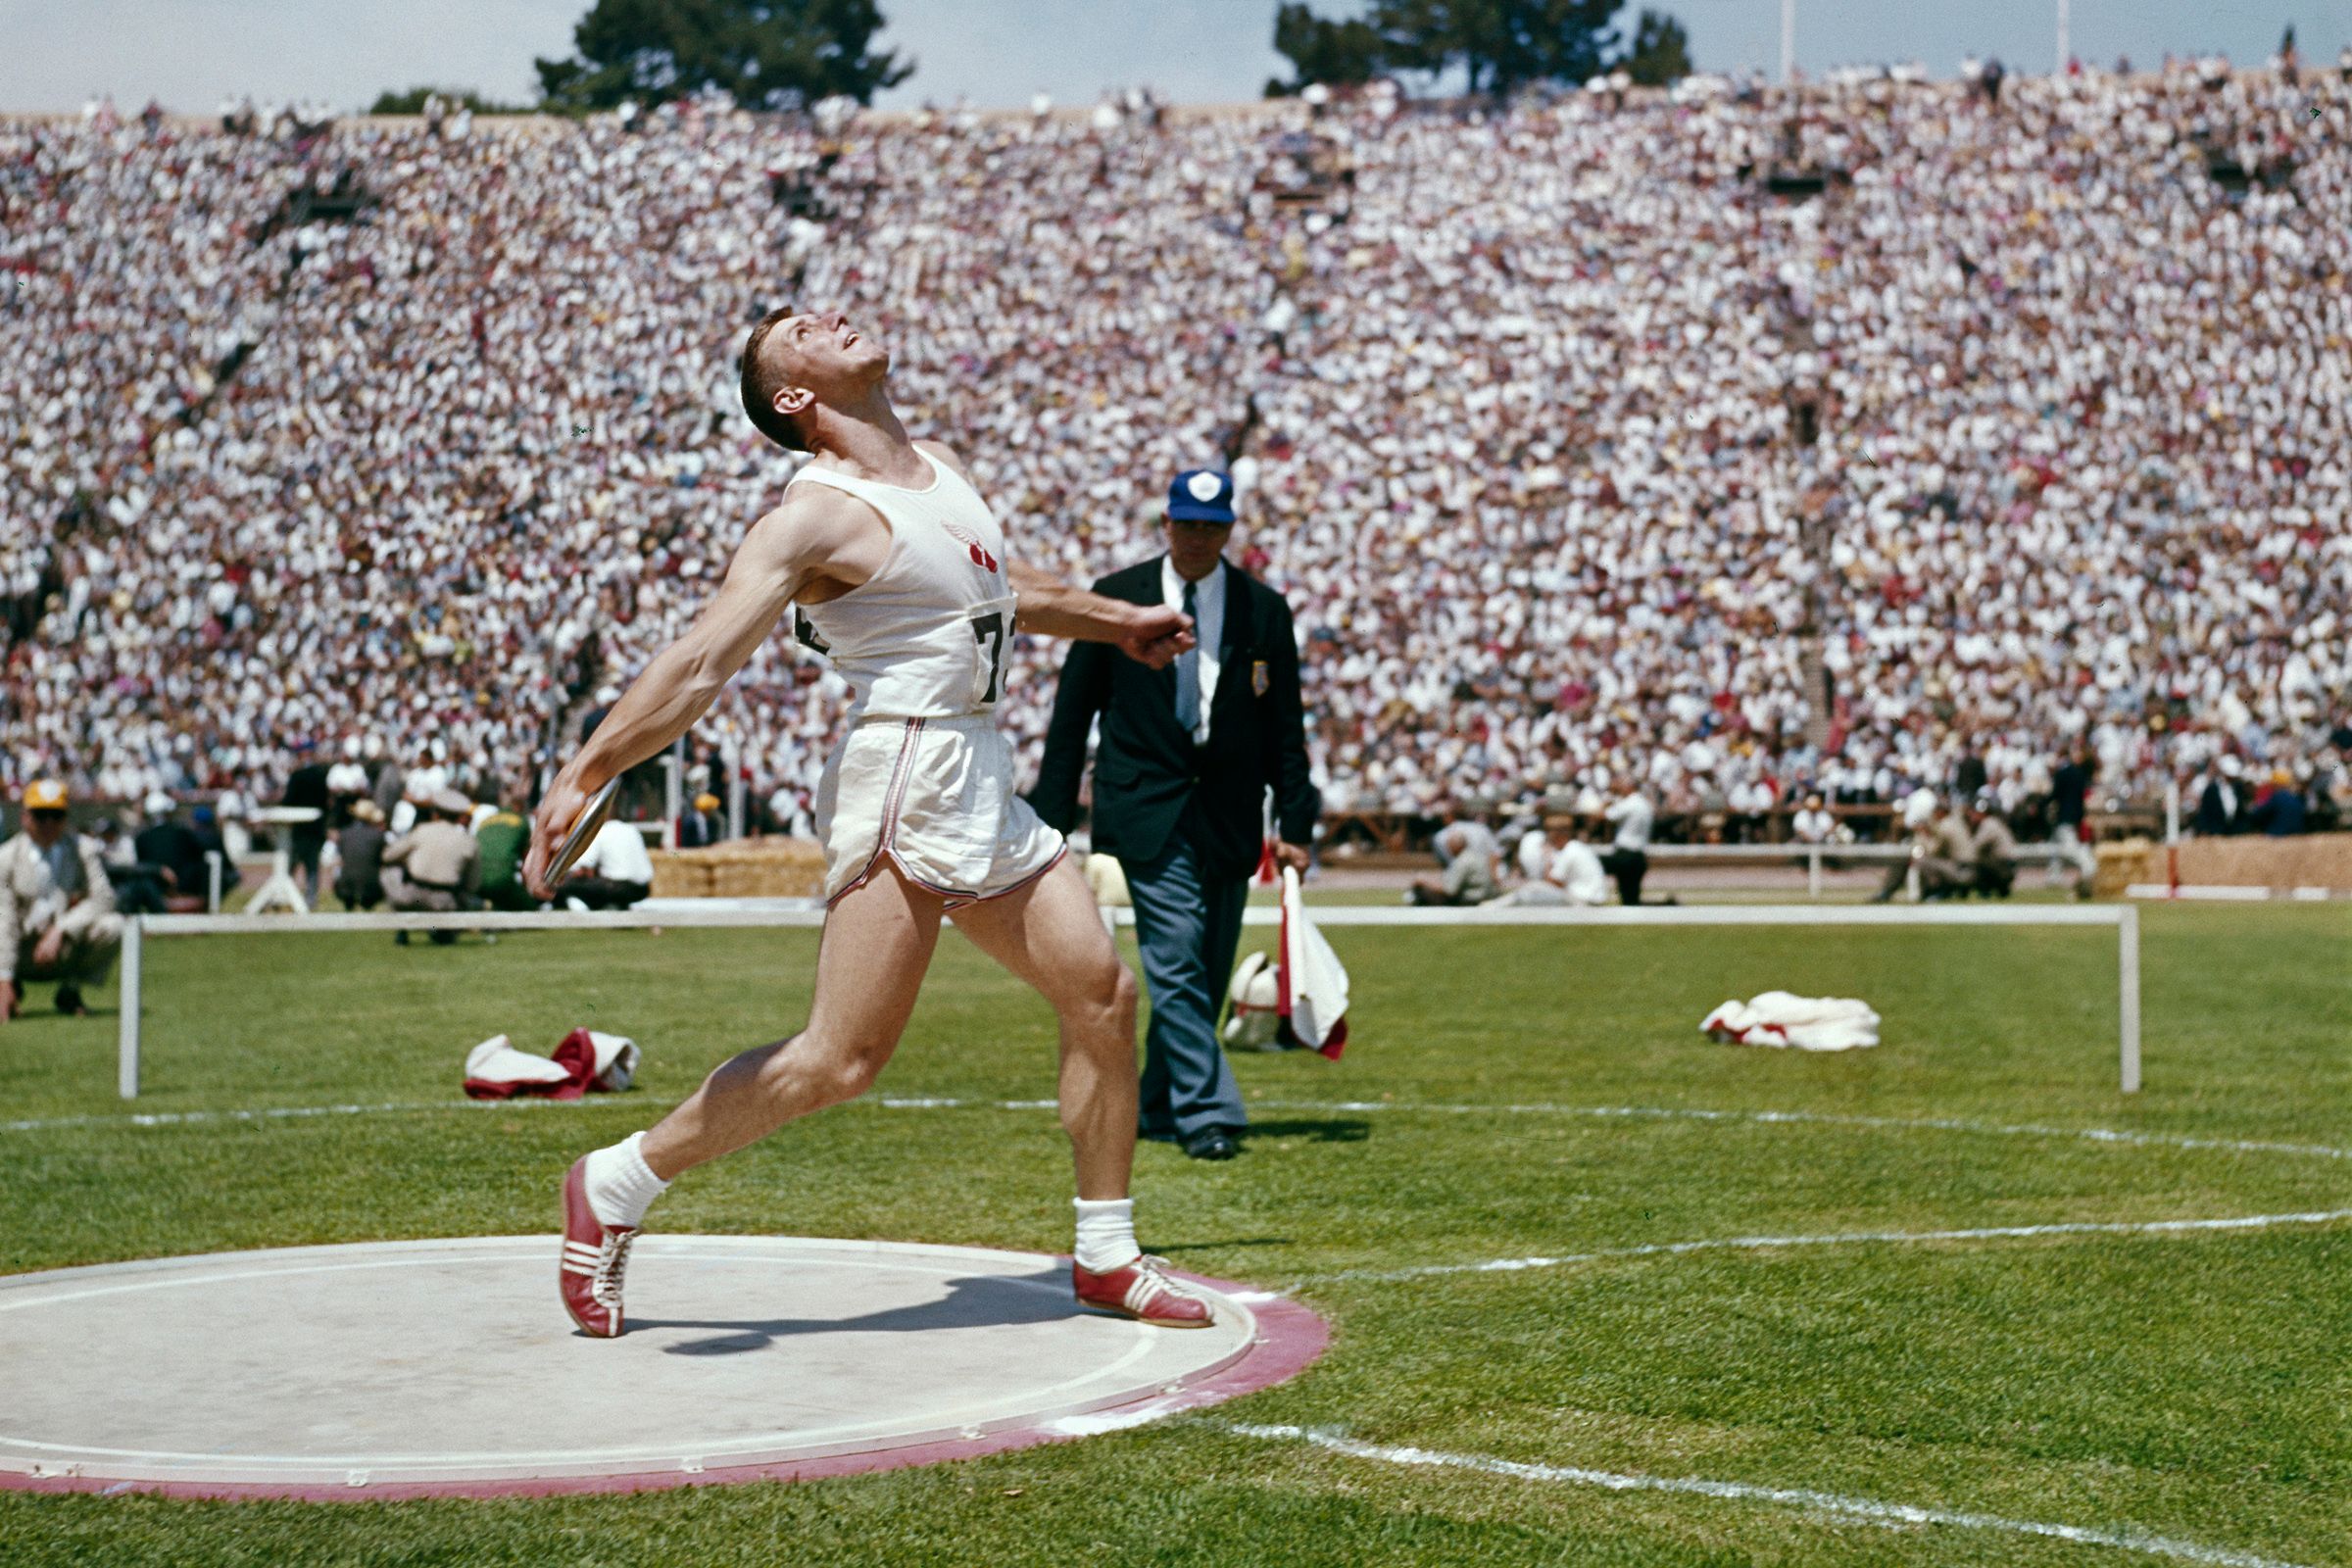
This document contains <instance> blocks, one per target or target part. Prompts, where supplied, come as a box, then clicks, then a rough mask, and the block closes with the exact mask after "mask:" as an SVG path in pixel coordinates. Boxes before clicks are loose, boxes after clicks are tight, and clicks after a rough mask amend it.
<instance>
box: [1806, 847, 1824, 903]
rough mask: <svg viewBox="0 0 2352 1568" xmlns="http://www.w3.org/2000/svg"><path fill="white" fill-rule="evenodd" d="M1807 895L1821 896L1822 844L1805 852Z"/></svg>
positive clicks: (1810, 897)
mask: <svg viewBox="0 0 2352 1568" xmlns="http://www.w3.org/2000/svg"><path fill="white" fill-rule="evenodd" d="M1805 897H1806V898H1808V899H1818V898H1820V897H1821V846H1820V845H1818V844H1816V845H1814V846H1813V847H1812V848H1811V849H1809V850H1807V851H1806V852H1805Z"/></svg>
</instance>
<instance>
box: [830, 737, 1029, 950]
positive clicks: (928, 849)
mask: <svg viewBox="0 0 2352 1568" xmlns="http://www.w3.org/2000/svg"><path fill="white" fill-rule="evenodd" d="M1012 785H1013V767H1012V746H1011V743H1010V742H1008V741H1006V740H1005V735H1004V732H1003V731H1001V730H999V729H998V728H997V726H996V722H995V721H994V720H993V719H991V718H989V717H987V716H986V715H984V714H976V715H972V716H968V717H958V718H869V719H865V720H863V721H861V722H860V723H858V725H857V726H855V727H854V728H853V729H851V731H850V735H849V739H848V740H846V741H844V742H842V744H841V747H840V749H839V750H838V751H836V752H835V753H834V754H833V755H832V757H831V758H829V759H828V760H826V762H825V774H824V778H823V780H822V782H821V783H819V784H818V786H817V792H816V836H817V838H818V839H820V840H821V841H823V843H824V846H825V902H826V903H827V904H830V903H832V902H833V901H834V900H835V899H838V898H840V897H841V896H842V895H843V894H845V893H847V892H849V891H850V890H851V889H852V888H854V887H857V886H858V885H859V884H860V883H862V882H864V881H865V880H866V879H867V878H868V877H871V876H872V875H873V874H874V872H875V871H876V870H878V869H879V868H880V867H881V864H882V858H883V857H884V856H888V857H889V858H891V859H892V860H894V861H895V862H897V864H898V867H899V869H900V871H902V872H904V873H905V874H906V876H907V880H908V881H910V882H913V883H915V884H916V885H917V886H919V887H924V888H928V889H929V890H930V891H932V892H933V893H937V894H940V895H942V896H943V897H945V898H946V899H947V900H948V907H950V908H954V907H956V906H958V905H964V904H975V903H978V902H979V901H980V900H982V899H994V898H1001V897H1003V896H1004V895H1005V894H1007V893H1010V892H1012V891H1013V890H1014V889H1016V888H1019V887H1022V886H1024V885H1026V884H1027V883H1030V882H1033V881H1035V880H1036V879H1037V878H1039V877H1041V876H1043V875H1045V874H1046V872H1047V871H1049V870H1051V869H1052V868H1053V865H1054V861H1056V860H1058V859H1060V858H1061V857H1062V851H1063V845H1062V841H1061V835H1060V834H1059V833H1057V832H1055V831H1054V829H1053V828H1050V827H1048V826H1046V824H1045V823H1044V822H1041V821H1039V820H1038V815H1037V813H1036V812H1035V811H1033V810H1031V809H1029V803H1028V802H1027V801H1024V800H1022V799H1021V798H1020V797H1019V796H1017V795H1015V794H1014V793H1013V792H1012Z"/></svg>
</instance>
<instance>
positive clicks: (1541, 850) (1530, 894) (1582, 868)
mask: <svg viewBox="0 0 2352 1568" xmlns="http://www.w3.org/2000/svg"><path fill="white" fill-rule="evenodd" d="M1519 861H1520V864H1521V865H1522V866H1527V865H1529V864H1530V863H1531V862H1533V864H1534V865H1535V869H1534V870H1533V871H1532V872H1531V873H1530V875H1529V876H1528V879H1527V881H1526V882H1525V884H1523V885H1522V886H1520V887H1519V888H1517V889H1515V890H1513V891H1512V892H1510V893H1507V894H1505V895H1503V897H1502V898H1501V899H1500V900H1499V901H1497V902H1499V903H1504V904H1511V905H1562V904H1574V905H1582V906H1585V907H1593V906H1597V905H1602V904H1606V903H1608V902H1609V880H1608V876H1607V874H1606V873H1605V872H1604V871H1603V870H1602V869H1601V864H1600V857H1599V856H1597V855H1595V854H1593V848H1592V846H1591V845H1589V844H1585V843H1582V842H1580V841H1579V840H1578V839H1577V836H1576V818H1575V817H1572V816H1547V817H1545V818H1544V830H1543V831H1542V832H1540V833H1530V834H1529V835H1528V836H1527V837H1526V838H1525V839H1523V840H1521V841H1520V845H1519Z"/></svg>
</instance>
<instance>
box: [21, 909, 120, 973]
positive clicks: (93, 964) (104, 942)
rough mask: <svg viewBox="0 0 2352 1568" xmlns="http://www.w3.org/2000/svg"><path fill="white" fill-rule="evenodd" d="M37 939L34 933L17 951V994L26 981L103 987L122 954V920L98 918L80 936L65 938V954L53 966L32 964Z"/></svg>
mask: <svg viewBox="0 0 2352 1568" xmlns="http://www.w3.org/2000/svg"><path fill="white" fill-rule="evenodd" d="M40 937H41V934H40V933H39V932H37V931H36V932H34V933H33V934H31V935H30V936H27V937H26V938H25V940H24V942H23V943H21V944H20V945H19V946H18V948H17V989H18V990H19V991H20V992H21V991H23V990H24V988H25V982H26V981H27V980H54V981H56V982H57V983H58V984H59V985H66V986H99V985H104V984H106V977H107V976H108V975H110V974H112V973H114V972H115V955H116V954H118V953H121V952H122V951H123V917H122V916H121V915H119V914H104V915H100V916H99V917H98V918H97V919H96V920H94V921H92V922H91V923H90V928H89V929H88V930H87V931H84V932H83V933H82V934H81V935H79V936H76V937H68V938H66V946H65V951H64V952H62V953H60V954H59V955H58V956H57V961H56V962H55V963H35V962H33V961H32V950H33V948H34V946H35V945H37V944H38V943H39V941H40Z"/></svg>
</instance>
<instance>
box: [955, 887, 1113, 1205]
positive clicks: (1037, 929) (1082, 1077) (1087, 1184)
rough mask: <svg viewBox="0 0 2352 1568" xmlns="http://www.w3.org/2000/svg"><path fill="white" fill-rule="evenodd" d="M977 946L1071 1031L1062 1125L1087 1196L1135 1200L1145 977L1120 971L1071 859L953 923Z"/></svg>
mask: <svg viewBox="0 0 2352 1568" xmlns="http://www.w3.org/2000/svg"><path fill="white" fill-rule="evenodd" d="M951 918H952V919H954V920H955V922H956V929H957V930H959V931H961V932H962V933H963V934H964V935H965V936H967V937H969V938H970V939H971V941H972V945H973V946H974V947H976V948H978V949H979V950H980V951H981V952H983V953H985V954H987V955H988V956H990V957H992V958H994V959H996V960H997V961H998V962H999V963H1001V964H1003V965H1004V966H1005V968H1007V969H1009V970H1011V971H1012V972H1013V973H1014V974H1015V975H1018V976H1019V977H1020V978H1021V979H1023V980H1026V981H1027V982H1028V983H1029V984H1030V985H1031V986H1033V987H1035V988H1036V990H1037V992H1038V994H1039V995H1040V996H1042V997H1044V998H1045V999H1046V1000H1047V1001H1048V1002H1050V1003H1052V1004H1053V1005H1054V1015H1055V1016H1056V1017H1058V1018H1059V1019H1060V1021H1061V1125H1062V1128H1063V1129H1064V1130H1065V1131H1066V1132H1068V1133H1069V1135H1070V1148H1071V1152H1073V1154H1074V1155H1075V1156H1076V1158H1077V1163H1078V1196H1079V1197H1080V1198H1087V1199H1102V1198H1125V1197H1126V1196H1127V1181H1128V1177H1129V1175H1130V1173H1131V1172H1132V1171H1133V1169H1134V1166H1135V1114H1136V1088H1135V1083H1136V1068H1135V996H1136V987H1135V976H1134V975H1133V974H1131V973H1129V972H1128V969H1127V966H1126V965H1125V964H1123V963H1121V962H1120V961H1119V955H1118V952H1117V950H1116V949H1114V948H1112V947H1111V945H1110V935H1109V933H1108V932H1106V931H1104V930H1103V916H1102V914H1101V912H1100V911H1099V910H1097V909H1096V907H1095V896H1094V894H1093V893H1091V892H1089V891H1088V890H1087V886H1086V878H1085V877H1083V876H1081V875H1080V874H1079V872H1078V867H1077V865H1076V863H1075V862H1074V861H1072V860H1071V859H1070V858H1068V857H1066V856H1065V857H1063V858H1062V860H1061V862H1060V863H1059V864H1058V865H1055V866H1054V869H1052V870H1051V871H1048V872H1047V873H1046V874H1045V875H1044V876H1041V877H1039V878H1038V879H1037V880H1036V881H1034V882H1032V883H1030V884H1029V885H1028V886H1027V887H1025V888H1022V889H1020V890H1019V891H1017V892H1013V893H1007V894H1005V896H1004V897H1003V898H1001V899H991V900H989V901H987V902H986V903H984V904H972V905H966V906H965V907H962V908H960V909H957V910H956V912H955V913H954V914H953V915H952V916H951Z"/></svg>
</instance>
